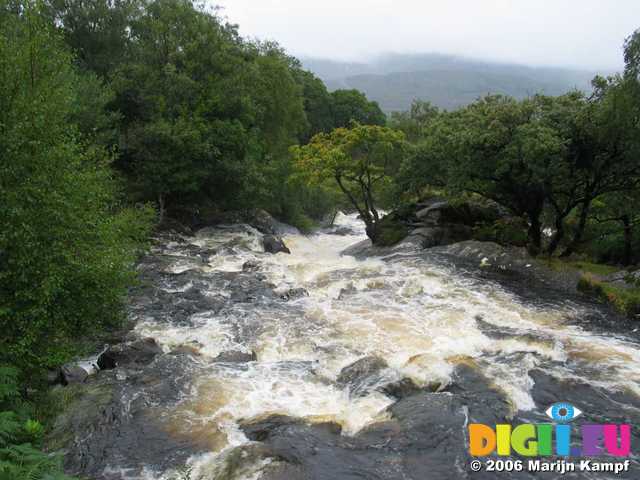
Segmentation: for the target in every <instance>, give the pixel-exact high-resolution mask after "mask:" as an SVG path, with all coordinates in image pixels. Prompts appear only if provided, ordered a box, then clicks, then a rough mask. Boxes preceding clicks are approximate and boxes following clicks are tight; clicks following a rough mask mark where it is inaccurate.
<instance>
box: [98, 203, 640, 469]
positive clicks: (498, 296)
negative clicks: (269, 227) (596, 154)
mask: <svg viewBox="0 0 640 480" xmlns="http://www.w3.org/2000/svg"><path fill="white" fill-rule="evenodd" d="M283 238H284V241H285V243H286V244H287V246H288V247H289V249H290V250H291V254H290V255H287V254H283V253H279V254H276V255H273V254H266V253H264V251H263V248H262V243H261V234H260V233H259V232H258V231H257V230H255V229H253V228H252V227H249V226H247V225H234V226H227V227H216V228H207V229H204V230H202V231H200V232H198V234H197V235H196V236H194V237H183V238H179V239H173V240H170V239H166V238H164V239H163V240H162V241H160V242H158V243H157V244H156V246H155V247H154V249H153V252H152V254H151V256H150V258H152V259H153V261H152V262H150V263H149V265H148V266H147V268H148V271H152V272H153V274H154V275H152V276H150V277H149V278H150V279H149V280H148V281H149V282H151V283H154V285H152V286H151V287H150V288H148V289H147V290H145V293H144V294H142V295H140V297H139V298H138V300H137V303H135V302H134V306H133V308H132V316H133V317H134V320H135V321H136V326H135V333H136V334H137V335H140V336H143V337H153V338H155V339H156V340H157V341H158V343H159V344H160V345H161V346H162V348H163V350H164V351H165V352H166V353H167V355H165V356H163V357H166V358H165V359H164V360H163V359H160V360H158V361H156V362H155V363H154V364H153V365H151V366H149V367H147V369H146V370H144V369H143V370H138V371H134V372H127V371H125V372H124V373H121V374H119V375H120V376H119V377H117V379H118V381H120V383H119V385H120V387H119V388H120V391H119V394H118V395H119V396H118V397H117V398H118V400H117V401H118V402H120V404H121V405H125V406H126V408H125V407H123V412H125V413H124V414H123V415H125V416H126V415H130V416H131V418H133V416H137V418H140V417H143V418H144V419H145V420H144V422H146V423H145V425H148V423H149V422H152V423H154V424H155V425H156V427H155V429H154V432H155V431H156V430H157V431H158V432H161V433H158V434H156V437H157V438H156V437H153V438H148V439H147V440H148V442H149V443H153V442H154V441H157V442H162V441H165V440H162V439H163V438H165V436H166V438H167V439H171V440H170V441H169V440H166V442H168V443H167V448H169V446H171V448H175V449H176V451H178V450H180V451H181V452H182V453H181V454H180V455H177V454H176V456H175V458H173V457H172V455H174V453H175V452H172V453H166V452H165V453H162V452H163V450H162V449H159V448H155V447H154V446H153V445H150V444H149V445H144V446H140V448H139V449H138V450H139V451H138V452H137V453H136V454H134V453H131V452H130V450H132V449H136V448H137V447H136V446H135V445H134V444H133V443H130V444H127V442H126V440H125V441H123V442H122V444H121V445H122V448H120V449H117V448H116V449H115V450H113V451H112V452H111V451H110V453H107V454H106V455H105V457H104V459H102V460H101V461H100V462H102V463H100V462H97V463H96V464H95V465H92V466H91V468H93V469H94V470H93V473H92V474H93V475H96V476H97V478H105V479H121V478H126V479H130V480H133V479H144V480H160V479H162V480H169V479H174V478H189V479H191V480H201V479H202V480H209V479H211V480H213V479H222V478H229V479H231V478H237V479H257V478H287V479H292V478H327V479H329V478H336V479H342V478H345V479H346V478H416V479H417V478H434V479H435V478H444V479H446V478H495V477H494V476H492V475H489V474H486V475H488V476H482V474H471V473H469V472H468V469H467V468H466V465H465V464H466V462H467V461H468V458H467V457H466V456H465V455H466V453H465V452H466V445H465V443H464V442H465V441H466V440H465V439H464V438H463V437H464V435H463V433H462V432H463V430H464V427H465V425H466V424H467V423H468V422H469V421H471V420H474V421H478V420H483V419H484V420H485V421H487V422H489V421H491V420H494V419H499V418H505V417H506V418H507V419H510V420H511V421H513V423H521V422H523V421H532V422H534V423H543V422H544V421H545V420H544V419H545V418H546V417H544V409H546V406H548V405H546V404H545V402H546V401H549V402H550V401H552V400H564V401H569V402H571V403H573V404H574V405H576V406H577V407H578V408H580V410H582V411H584V412H585V413H584V414H585V416H586V417H588V418H590V419H593V420H596V421H612V422H615V423H624V422H627V423H629V422H630V423H633V424H634V427H633V428H634V433H633V441H636V440H637V431H636V430H635V429H636V428H637V421H638V419H639V418H640V415H639V412H640V410H639V409H638V408H639V407H640V400H638V398H639V397H638V395H640V383H639V381H640V347H639V345H638V343H637V341H636V340H634V339H633V338H631V337H628V336H626V335H624V334H623V333H616V334H614V333H611V332H608V331H603V330H602V329H595V328H590V327H589V323H588V322H586V323H585V321H584V320H583V319H584V318H588V317H589V316H593V315H605V316H606V315H608V313H607V312H606V311H602V310H601V309H599V308H598V307H596V306H593V305H591V304H589V303H586V302H582V301H581V300H580V299H578V298H576V299H574V298H567V297H566V296H563V295H556V296H551V295H550V296H549V297H550V298H538V297H536V295H529V296H528V298H527V296H522V295H519V294H518V293H517V289H512V288H509V285H505V284H504V283H500V282H498V281H495V280H494V279H492V278H491V277H487V276H483V275H481V274H477V271H481V269H480V268H478V269H474V268H465V267H464V266H463V265H458V264H456V263H455V262H453V261H451V260H450V259H447V258H446V257H437V256H430V255H429V254H428V252H426V251H425V252H420V251H416V250H413V249H410V248H397V249H387V250H385V251H383V252H380V254H379V255H378V256H369V257H367V258H355V257H353V256H348V255H342V254H341V252H342V251H343V250H344V249H345V248H346V247H348V246H350V245H353V244H354V243H356V242H359V241H362V240H363V239H364V238H365V235H364V228H363V225H362V224H361V222H359V221H358V220H357V219H356V218H355V216H352V215H342V214H340V215H339V216H338V218H337V222H336V226H335V227H333V228H331V229H325V230H322V231H320V232H318V233H316V234H313V235H309V236H305V235H301V234H299V233H297V232H296V231H294V230H293V229H290V230H287V231H286V232H285V234H284V235H283ZM243 267H244V271H243ZM302 289H304V290H302ZM149 292H154V293H153V294H151V293H149ZM193 292H197V296H198V298H199V300H198V302H199V303H198V305H200V307H199V308H197V309H186V310H183V311H181V313H180V315H175V312H176V311H177V310H176V309H177V308H178V309H179V307H180V305H181V304H184V305H186V304H187V303H188V301H189V299H190V298H192V297H190V295H192V294H193V295H195V293H193ZM203 299H204V300H203ZM154 302H158V304H160V305H161V306H158V305H155V304H154ZM189 305H191V304H189ZM185 346H186V347H185ZM176 349H177V350H176ZM171 352H174V353H175V354H174V355H170V353H171ZM185 352H186V353H185ZM224 352H236V355H237V352H244V353H246V354H247V357H251V356H253V357H252V358H249V360H251V361H242V362H238V361H219V360H220V359H221V357H218V355H220V354H223V353H224ZM362 358H366V359H369V360H370V363H372V364H373V367H371V370H370V371H368V372H364V374H363V375H355V376H353V375H351V376H349V375H347V374H346V373H343V375H341V371H342V370H343V369H344V368H345V367H348V366H349V365H352V364H353V363H354V362H356V361H358V360H359V359H362ZM223 360H224V359H223ZM162 362H164V363H162ZM376 365H377V367H376ZM374 367H375V368H374ZM149 372H151V373H149ZM356 373H357V372H356ZM474 375H475V376H474ZM115 378H116V377H114V379H115ZM127 378H129V379H131V378H134V379H137V380H138V381H133V382H129V381H127ZM148 378H152V379H154V380H147V379H148ZM140 379H143V380H142V381H141V380H140ZM407 379H410V381H408V380H407ZM114 381H116V380H114ZM167 382H168V383H171V385H172V386H171V388H170V389H169V390H170V391H169V390H167V391H165V390H161V391H160V390H158V389H159V388H160V387H158V385H159V384H166V383H167ZM389 385H391V386H395V387H394V388H395V390H394V389H393V388H389ZM478 385H480V386H478ZM404 387H406V388H404ZM162 388H164V387H162ZM398 389H399V390H400V393H398ZM403 389H404V390H407V389H408V391H409V393H406V392H405V393H403ZM416 389H417V390H416ZM412 392H413V393H415V392H422V393H419V394H418V395H417V397H420V399H421V400H420V401H421V402H422V403H420V404H419V405H418V406H416V405H417V404H409V403H407V402H410V401H413V402H416V401H417V400H411V399H412V398H414V397H416V395H413V396H411V393H412ZM421 395H422V396H421ZM496 399H498V400H496ZM403 402H404V403H403ZM438 402H444V403H442V406H443V409H444V410H443V413H442V414H441V415H442V417H443V418H444V417H446V416H447V415H450V417H451V418H452V419H453V418H455V419H456V420H455V421H454V420H449V419H447V420H442V424H440V423H439V420H438V418H439V416H438V414H437V413H435V414H434V413H433V412H431V411H430V405H431V404H433V405H440V403H438ZM474 402H476V403H474ZM394 405H395V406H394ZM403 408H404V409H408V410H407V411H409V412H412V411H413V410H411V409H412V408H413V409H417V410H416V411H418V412H424V415H425V417H424V418H423V424H421V425H416V421H417V420H416V419H417V418H418V417H420V415H422V414H421V413H418V414H417V415H416V414H415V413H409V414H406V415H408V417H411V418H404V417H403V413H402V412H403V411H404V410H402V409H403ZM127 409H128V410H127ZM394 409H395V410H394ZM447 409H449V410H447ZM483 409H484V410H483ZM470 411H471V413H469V412H470ZM429 415H430V416H429ZM434 415H435V416H434ZM470 415H471V417H472V418H470ZM403 418H404V419H403ZM496 421H498V420H496ZM547 421H548V419H547ZM136 422H140V421H139V420H132V419H131V420H130V424H131V425H133V427H131V428H137V429H139V428H143V427H136V425H142V423H136ZM261 422H262V423H261ZM403 422H404V423H403ZM447 422H449V423H447ZM123 423H124V422H123ZM494 423H495V422H494ZM450 424H451V425H450ZM247 425H249V427H247ZM445 427H446V428H445ZM449 427H451V428H452V429H454V430H455V432H456V434H455V435H456V439H453V440H442V441H441V442H439V443H437V444H435V443H434V444H433V445H436V446H433V452H434V453H433V454H431V453H430V450H429V449H430V448H432V447H431V444H430V443H429V442H427V443H425V444H424V445H422V444H421V441H422V440H421V439H420V438H419V435H426V436H430V435H431V433H430V432H438V431H442V432H444V433H445V434H446V432H447V431H448V430H447V428H449ZM144 428H146V427H144ZM412 429H413V430H412ZM127 432H128V430H127V429H126V428H125V427H120V431H119V433H118V434H117V435H116V436H117V437H121V438H122V437H126V435H127ZM390 432H392V433H390ZM425 432H426V433H425ZM107 436H108V435H107ZM392 437H393V438H392ZM154 438H155V440H154ZM443 438H444V437H443ZM300 439H302V440H300ZM147 440H145V439H140V438H138V439H137V440H136V441H138V442H142V443H145V442H146V441H147ZM256 440H257V441H256ZM114 441H120V440H114ZM172 442H175V446H173V445H174V444H173V443H172ZM394 442H397V443H395V444H394ZM443 442H444V443H443ZM447 442H450V444H447ZM456 442H457V443H456ZM445 444H447V445H446V448H445V447H441V446H440V445H445ZM420 452H422V453H420ZM421 454H424V461H422V460H421V456H420V455H421ZM178 461H180V462H183V463H185V464H186V465H187V466H188V467H187V470H184V471H183V473H180V472H179V471H178V470H177V469H176V464H175V462H178ZM98 468H99V469H102V473H101V474H97V473H96V472H97V470H95V469H98ZM632 468H633V469H635V468H637V463H636V457H634V461H633V462H632ZM86 471H88V472H89V473H91V472H92V471H91V469H90V468H88V469H86ZM187 471H188V473H187ZM429 472H432V473H433V474H432V475H429ZM435 472H440V473H435ZM635 472H636V473H633V472H630V473H628V475H629V476H628V477H626V478H639V477H638V476H637V470H635ZM425 475H426V476H425ZM567 475H568V476H567V477H563V478H594V479H596V478H597V479H601V478H621V477H620V476H613V475H612V476H610V477H607V476H606V474H602V473H597V474H593V473H580V474H579V475H578V476H576V477H571V475H570V474H567ZM523 477H524V478H528V477H527V476H526V475H517V474H513V478H523ZM535 478H558V477H554V476H553V475H552V476H548V477H544V476H541V477H535ZM623 478H625V477H624V476H623Z"/></svg>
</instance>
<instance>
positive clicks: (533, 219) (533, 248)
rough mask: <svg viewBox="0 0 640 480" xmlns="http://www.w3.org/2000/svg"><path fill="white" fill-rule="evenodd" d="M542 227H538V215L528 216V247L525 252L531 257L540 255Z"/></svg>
mask: <svg viewBox="0 0 640 480" xmlns="http://www.w3.org/2000/svg"><path fill="white" fill-rule="evenodd" d="M541 229H542V225H540V218H539V216H538V215H535V214H529V230H528V231H527V236H528V242H527V243H528V246H527V250H529V253H530V254H531V255H533V256H535V255H538V254H539V253H540V248H541V246H542V231H541Z"/></svg>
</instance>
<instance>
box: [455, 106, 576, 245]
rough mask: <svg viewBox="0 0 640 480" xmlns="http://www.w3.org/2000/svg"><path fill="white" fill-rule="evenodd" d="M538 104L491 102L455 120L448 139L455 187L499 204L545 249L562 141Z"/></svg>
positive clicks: (463, 112)
mask: <svg viewBox="0 0 640 480" xmlns="http://www.w3.org/2000/svg"><path fill="white" fill-rule="evenodd" d="M538 113H539V110H538V105H537V103H536V102H535V101H534V100H532V99H528V100H524V101H520V102H518V101H516V100H514V99H512V98H509V97H503V96H499V95H498V96H488V97H485V98H483V99H481V100H479V101H477V102H475V103H474V104H472V105H470V106H468V107H467V108H465V109H462V110H460V111H458V112H456V113H454V114H452V115H451V117H450V119H449V121H450V122H451V125H450V128H449V132H450V135H448V136H446V137H444V138H443V140H442V141H444V142H445V148H447V150H448V152H449V156H450V158H451V161H450V163H449V165H448V178H449V181H450V182H451V185H452V186H453V187H455V188H458V189H461V190H463V191H468V192H473V193H477V194H479V195H481V196H483V197H485V198H488V199H491V200H494V201H495V202H497V203H499V204H501V205H503V206H504V207H505V208H507V209H509V210H510V211H511V212H512V213H513V214H514V215H517V216H520V217H524V218H525V219H526V220H527V221H528V223H529V230H528V238H529V249H530V251H531V252H532V253H534V254H537V253H538V252H540V250H541V248H542V219H541V216H542V213H543V211H544V208H545V202H546V200H547V192H548V186H549V183H550V182H551V181H552V180H553V178H554V177H555V176H556V175H560V176H562V175H564V174H565V172H563V170H562V169H563V168H564V167H563V165H562V163H561V161H560V160H561V159H562V156H563V154H564V148H565V146H564V141H563V139H562V137H561V136H560V135H559V134H558V132H557V131H555V130H554V129H553V128H551V127H550V126H548V125H545V124H544V122H542V121H541V120H540V119H539V115H538Z"/></svg>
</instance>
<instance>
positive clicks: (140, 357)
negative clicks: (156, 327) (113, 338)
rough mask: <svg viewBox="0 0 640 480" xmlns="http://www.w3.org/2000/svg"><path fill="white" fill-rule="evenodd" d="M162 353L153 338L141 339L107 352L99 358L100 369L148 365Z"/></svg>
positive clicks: (122, 344)
mask: <svg viewBox="0 0 640 480" xmlns="http://www.w3.org/2000/svg"><path fill="white" fill-rule="evenodd" d="M161 353H162V348H161V347H160V345H158V343H157V342H156V341H155V340H154V339H153V338H141V339H139V340H134V341H133V342H128V343H121V344H118V345H114V346H112V347H110V348H108V349H107V350H105V351H104V352H103V353H102V354H101V355H100V356H99V357H98V367H100V369H101V370H111V369H113V368H116V367H120V366H124V365H132V364H133V365H138V366H140V365H147V364H149V363H151V362H152V361H153V359H154V358H155V357H156V355H158V354H161Z"/></svg>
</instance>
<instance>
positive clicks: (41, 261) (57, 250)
mask: <svg viewBox="0 0 640 480" xmlns="http://www.w3.org/2000/svg"><path fill="white" fill-rule="evenodd" d="M5 5H6V4H5ZM3 7H4V5H3ZM1 12H2V13H1V14H0V23H1V24H0V131H1V134H0V159H1V160H0V226H1V227H2V228H0V329H2V332H3V335H2V338H0V364H3V363H8V364H12V365H16V366H18V367H19V368H20V369H21V370H22V373H23V374H24V375H25V376H28V375H31V374H33V373H34V372H38V371H39V370H40V369H42V368H44V367H46V366H54V365H58V364H59V363H60V362H62V361H64V360H65V359H66V358H68V356H69V355H70V354H71V353H72V351H73V347H72V344H73V342H74V340H73V339H76V338H78V335H80V334H82V333H84V332H88V331H92V330H94V329H96V328H100V327H101V326H104V325H108V324H116V323H117V322H119V321H120V320H121V318H122V307H123V304H122V301H123V298H124V295H125V294H126V292H127V288H128V286H129V285H130V284H131V281H132V280H133V278H134V272H133V271H132V269H131V265H132V263H133V260H134V259H135V255H136V248H137V246H138V245H139V240H140V239H142V238H144V237H146V235H147V233H148V228H149V225H150V215H151V212H148V211H146V210H140V211H138V210H131V209H124V208H122V206H121V205H120V204H119V200H118V186H117V183H116V182H115V180H114V178H113V175H112V172H111V170H110V168H109V162H110V157H109V155H107V153H106V152H105V151H104V150H103V149H102V148H101V147H99V146H95V145H92V144H91V143H90V139H83V138H82V136H81V135H80V133H79V132H78V130H77V129H76V128H75V127H74V126H73V125H72V124H71V123H70V118H71V117H72V116H73V114H74V111H75V110H74V101H75V98H76V92H75V91H74V86H76V85H77V83H78V79H77V74H76V72H75V71H74V69H73V68H72V60H71V55H70V54H69V53H68V51H67V50H66V48H65V47H64V44H63V42H62V41H61V39H60V37H59V36H58V34H57V33H56V32H55V31H54V29H53V26H52V25H51V24H50V23H49V22H48V21H47V20H46V18H45V16H44V15H42V13H41V11H40V10H38V7H34V6H32V5H31V4H30V3H28V2H24V3H23V4H22V6H21V8H20V9H17V10H11V11H8V10H7V9H5V8H2V10H1Z"/></svg>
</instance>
